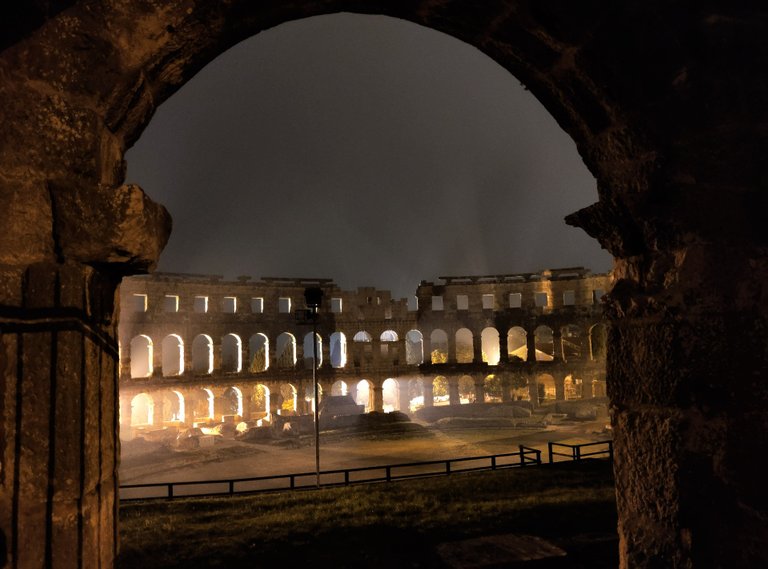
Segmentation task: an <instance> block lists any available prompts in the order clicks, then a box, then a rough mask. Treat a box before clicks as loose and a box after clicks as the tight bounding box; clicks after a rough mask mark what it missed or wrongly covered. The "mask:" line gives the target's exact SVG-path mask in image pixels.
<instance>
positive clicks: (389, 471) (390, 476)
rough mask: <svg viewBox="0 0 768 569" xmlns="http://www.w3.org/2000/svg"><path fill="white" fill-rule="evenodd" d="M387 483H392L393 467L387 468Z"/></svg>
mask: <svg viewBox="0 0 768 569" xmlns="http://www.w3.org/2000/svg"><path fill="white" fill-rule="evenodd" d="M387 482H392V467H390V466H387Z"/></svg>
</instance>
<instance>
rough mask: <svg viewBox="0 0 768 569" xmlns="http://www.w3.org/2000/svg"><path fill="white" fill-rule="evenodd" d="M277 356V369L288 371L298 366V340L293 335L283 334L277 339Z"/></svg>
mask: <svg viewBox="0 0 768 569" xmlns="http://www.w3.org/2000/svg"><path fill="white" fill-rule="evenodd" d="M275 354H276V357H277V367H279V368H282V369H287V368H292V367H294V366H295V365H296V338H294V337H293V334H290V333H289V332H283V333H282V334H280V335H279V336H278V337H277V341H276V342H275Z"/></svg>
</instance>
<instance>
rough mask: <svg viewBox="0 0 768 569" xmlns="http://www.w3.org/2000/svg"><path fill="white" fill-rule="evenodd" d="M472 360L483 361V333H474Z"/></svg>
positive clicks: (474, 361) (477, 362) (475, 361)
mask: <svg viewBox="0 0 768 569" xmlns="http://www.w3.org/2000/svg"><path fill="white" fill-rule="evenodd" d="M472 362H473V363H476V364H479V363H482V362H483V338H482V334H472Z"/></svg>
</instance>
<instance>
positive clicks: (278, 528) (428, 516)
mask: <svg viewBox="0 0 768 569" xmlns="http://www.w3.org/2000/svg"><path fill="white" fill-rule="evenodd" d="M506 533H516V534H525V535H535V536H539V537H541V538H544V539H546V540H548V541H550V542H552V543H554V544H556V545H558V546H560V547H562V548H563V549H565V550H566V551H567V552H568V555H567V557H566V558H561V559H559V560H558V563H560V564H558V565H551V566H552V567H555V566H557V567H590V568H600V567H606V568H607V567H616V566H617V564H618V563H617V557H616V549H617V542H616V504H615V497H614V486H613V477H612V474H611V467H610V464H609V463H608V462H606V461H602V460H600V461H597V460H593V461H583V462H581V463H558V464H554V465H545V466H541V467H532V468H526V469H510V470H500V471H495V472H479V473H466V474H455V475H451V476H450V477H442V478H428V479H420V480H408V481H399V482H394V483H388V484H387V483H381V484H368V485H360V486H351V487H345V488H331V489H322V490H304V491H295V492H286V493H274V494H260V495H242V496H235V497H218V498H195V499H178V500H173V501H147V502H135V503H128V504H123V505H122V506H121V507H120V540H121V545H120V551H121V553H120V557H119V559H118V567H119V568H120V569H133V568H140V569H152V568H161V567H162V568H174V567H179V568H181V567H184V568H186V569H190V568H192V569H195V568H206V567H236V568H244V567H248V568H261V567H270V568H282V567H306V566H314V567H323V568H324V567H336V568H340V567H370V568H378V567H389V568H401V567H431V568H439V567H447V566H448V565H446V563H445V561H444V560H443V559H442V558H441V557H440V556H439V555H438V554H437V553H436V551H435V547H436V545H437V544H440V543H444V542H452V541H457V540H462V539H468V538H473V537H480V536H490V535H498V534H506ZM536 563H537V562H529V563H527V564H526V565H525V567H531V568H533V567H549V566H550V565H546V564H540V563H539V564H536Z"/></svg>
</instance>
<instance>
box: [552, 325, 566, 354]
mask: <svg viewBox="0 0 768 569" xmlns="http://www.w3.org/2000/svg"><path fill="white" fill-rule="evenodd" d="M552 357H553V358H555V360H554V361H556V362H561V361H563V360H564V359H565V358H564V357H563V335H562V333H561V332H560V328H559V327H556V328H555V329H554V330H552Z"/></svg>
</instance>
